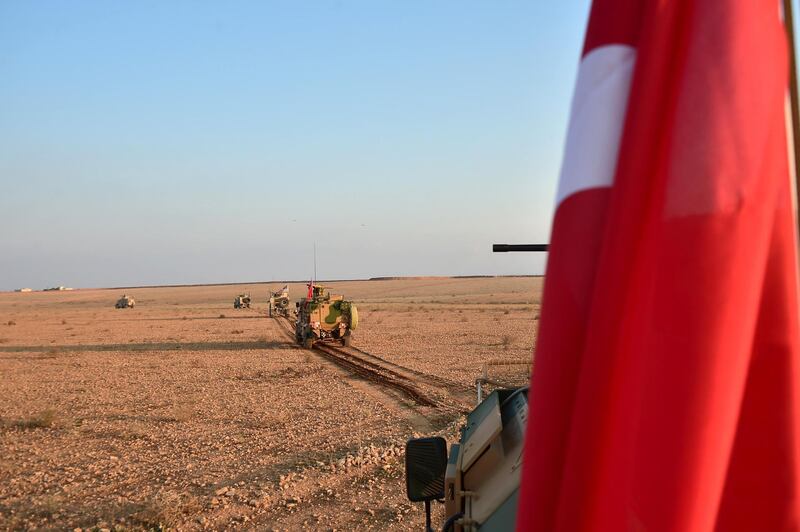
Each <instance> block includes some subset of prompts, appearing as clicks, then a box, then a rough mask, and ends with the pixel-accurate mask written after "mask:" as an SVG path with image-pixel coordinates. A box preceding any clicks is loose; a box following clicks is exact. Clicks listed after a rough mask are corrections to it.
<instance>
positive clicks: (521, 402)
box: [406, 386, 528, 532]
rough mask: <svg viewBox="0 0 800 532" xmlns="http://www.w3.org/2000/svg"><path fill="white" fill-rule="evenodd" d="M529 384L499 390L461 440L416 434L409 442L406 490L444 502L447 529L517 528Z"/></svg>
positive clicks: (413, 496)
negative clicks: (448, 444)
mask: <svg viewBox="0 0 800 532" xmlns="http://www.w3.org/2000/svg"><path fill="white" fill-rule="evenodd" d="M527 419H528V387H527V386H525V387H522V388H517V389H498V390H495V391H494V392H492V393H491V394H490V395H489V396H488V397H486V399H485V400H484V401H482V402H481V403H480V404H479V405H478V406H477V407H476V408H475V410H473V411H472V412H470V413H469V415H468V416H467V422H466V425H465V426H464V428H463V429H462V431H461V438H460V440H459V443H454V444H453V445H451V446H450V455H449V457H448V453H447V442H446V441H445V439H444V438H439V437H436V438H417V439H412V440H409V441H408V442H407V443H406V492H407V495H408V498H409V499H410V500H411V501H413V502H425V514H426V526H427V530H430V529H431V528H430V525H431V523H430V504H431V501H433V500H437V501H439V502H442V500H444V506H445V516H446V517H445V519H446V521H445V523H444V526H443V527H442V530H447V531H455V532H460V531H465V532H466V531H470V532H471V531H477V530H481V531H485V532H489V531H499V530H513V529H514V522H515V520H516V514H517V497H518V493H519V483H520V471H521V469H522V448H523V436H524V435H525V424H526V422H527Z"/></svg>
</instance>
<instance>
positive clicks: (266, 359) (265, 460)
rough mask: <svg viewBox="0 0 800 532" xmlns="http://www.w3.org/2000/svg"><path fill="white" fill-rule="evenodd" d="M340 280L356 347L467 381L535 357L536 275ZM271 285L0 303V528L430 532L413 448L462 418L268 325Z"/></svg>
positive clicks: (514, 372) (300, 290)
mask: <svg viewBox="0 0 800 532" xmlns="http://www.w3.org/2000/svg"><path fill="white" fill-rule="evenodd" d="M331 286H332V288H333V290H334V291H335V292H336V293H343V294H346V295H347V297H348V298H349V299H353V300H355V301H356V302H357V303H358V306H359V310H360V313H359V314H360V317H361V319H360V322H361V323H360V326H359V329H358V331H356V333H355V335H354V346H356V347H358V348H359V349H362V350H364V351H366V352H368V353H370V354H373V355H376V356H379V357H381V358H384V359H385V360H387V361H390V362H392V363H395V364H400V365H402V366H405V367H408V368H411V369H413V370H416V371H419V372H421V373H424V374H429V375H435V376H437V377H440V378H443V379H447V380H449V381H454V382H457V383H461V384H463V385H464V386H472V385H473V384H474V380H475V378H476V377H477V376H478V374H479V373H480V372H481V368H482V365H483V363H484V362H486V361H505V362H508V361H518V360H527V359H528V358H529V357H530V352H531V349H532V346H533V343H534V340H535V330H536V323H537V322H536V319H537V317H538V316H537V313H538V305H539V298H540V293H541V279H539V278H497V279H494V278H489V279H486V278H476V279H440V278H434V279H430V278H426V279H408V280H385V281H368V282H365V281H362V282H342V283H331ZM278 287H279V285H277V284H275V285H272V286H266V285H249V286H245V285H243V286H208V287H179V288H148V289H131V290H127V292H128V293H129V294H130V295H133V296H135V297H136V302H137V306H136V308H134V309H122V310H117V309H114V302H115V301H116V299H117V298H118V297H119V296H120V295H121V294H122V293H123V292H125V291H123V290H79V291H74V292H60V293H56V292H50V293H39V292H35V293H21V294H20V293H12V294H9V293H3V294H0V397H2V400H1V401H0V529H11V530H17V529H57V530H64V529H67V530H73V529H76V528H81V529H92V528H96V529H100V530H102V529H109V530H114V529H117V530H140V529H158V528H162V529H167V528H174V529H179V530H194V529H225V528H243V529H274V530H297V529H315V530H316V529H321V530H360V529H363V530H367V529H375V530H383V529H397V530H411V529H419V527H420V526H422V523H423V512H422V505H421V504H416V505H412V504H410V503H409V502H408V501H407V500H406V499H405V493H404V489H405V486H404V484H405V481H404V475H403V456H402V455H403V445H404V442H405V440H406V439H407V438H408V437H410V436H412V435H430V434H441V435H444V436H446V437H448V438H449V439H453V438H455V436H456V434H457V429H458V427H459V426H460V423H461V422H462V418H461V417H460V416H458V415H457V414H454V413H453V412H449V413H445V412H441V411H436V410H435V409H432V408H423V407H419V406H417V405H414V404H411V403H409V402H407V401H405V400H403V399H402V398H398V397H397V396H396V394H391V393H387V392H386V391H385V390H383V389H381V388H380V387H379V386H377V385H375V384H372V383H369V382H366V381H364V380H361V379H359V378H356V377H354V376H353V375H351V374H349V373H347V372H346V371H345V370H343V369H341V368H339V367H338V366H335V365H333V364H332V363H330V362H328V361H326V360H324V359H322V358H321V357H319V356H318V355H317V354H315V353H314V352H311V351H305V350H302V349H299V348H297V347H296V346H294V345H292V343H291V341H290V339H289V338H288V337H287V335H286V334H285V332H284V331H283V330H282V329H281V328H280V326H279V325H278V324H277V323H276V322H275V321H273V320H270V319H267V318H265V317H264V309H265V301H266V292H267V289H268V288H272V289H275V288H278ZM240 291H249V292H250V293H251V295H252V296H253V298H254V301H255V302H256V305H255V306H254V308H253V309H251V310H239V311H237V310H234V309H233V308H232V304H233V298H234V296H235V295H236V294H238V293H239V292H240ZM290 291H291V294H292V297H293V298H296V297H300V296H302V295H304V293H305V287H304V286H302V285H300V284H293V285H291V286H290ZM488 370H489V374H490V377H493V378H497V379H501V380H504V381H506V382H510V383H524V382H525V381H526V380H527V375H528V373H527V372H528V370H529V367H528V366H527V365H524V364H521V365H510V366H495V365H490V366H488ZM436 509H437V511H438V512H439V514H440V513H441V509H440V508H436Z"/></svg>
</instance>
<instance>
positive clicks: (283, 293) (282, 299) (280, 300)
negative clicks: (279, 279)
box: [269, 285, 289, 318]
mask: <svg viewBox="0 0 800 532" xmlns="http://www.w3.org/2000/svg"><path fill="white" fill-rule="evenodd" d="M275 316H283V317H285V318H288V317H289V285H286V286H284V287H283V288H281V289H280V290H276V291H275V292H270V294H269V317H270V318H273V317H275Z"/></svg>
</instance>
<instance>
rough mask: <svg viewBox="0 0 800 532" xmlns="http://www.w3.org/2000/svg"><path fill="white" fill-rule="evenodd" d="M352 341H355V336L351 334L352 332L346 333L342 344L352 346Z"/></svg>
mask: <svg viewBox="0 0 800 532" xmlns="http://www.w3.org/2000/svg"><path fill="white" fill-rule="evenodd" d="M352 343H353V337H352V336H350V333H347V334H345V335H344V337H343V338H342V345H343V346H345V347H350V345H351V344H352Z"/></svg>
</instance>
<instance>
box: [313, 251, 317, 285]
mask: <svg viewBox="0 0 800 532" xmlns="http://www.w3.org/2000/svg"><path fill="white" fill-rule="evenodd" d="M313 284H317V243H316V242H314V283H313Z"/></svg>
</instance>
